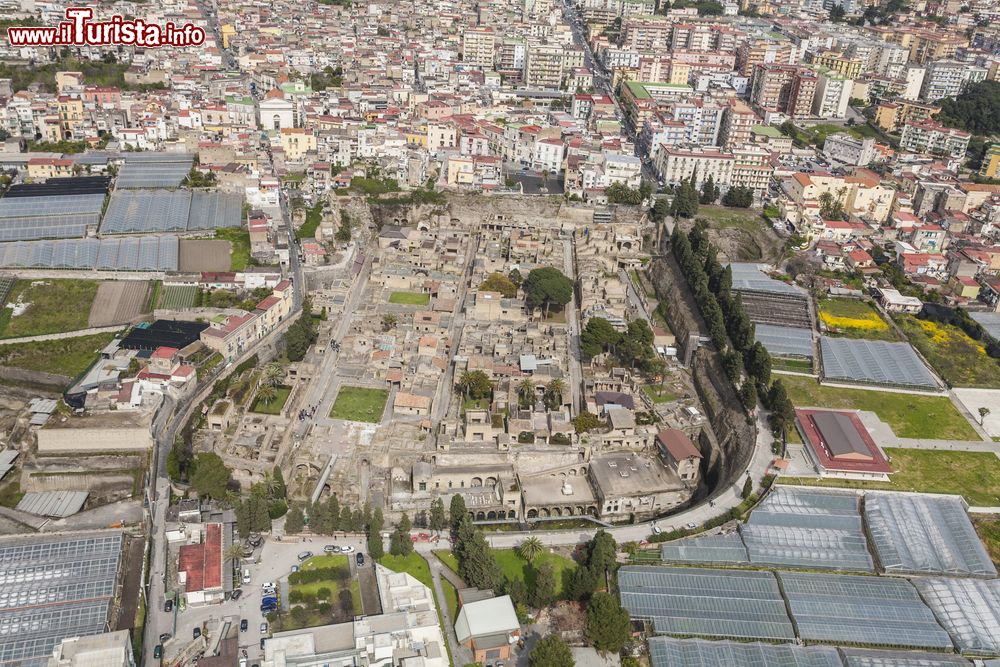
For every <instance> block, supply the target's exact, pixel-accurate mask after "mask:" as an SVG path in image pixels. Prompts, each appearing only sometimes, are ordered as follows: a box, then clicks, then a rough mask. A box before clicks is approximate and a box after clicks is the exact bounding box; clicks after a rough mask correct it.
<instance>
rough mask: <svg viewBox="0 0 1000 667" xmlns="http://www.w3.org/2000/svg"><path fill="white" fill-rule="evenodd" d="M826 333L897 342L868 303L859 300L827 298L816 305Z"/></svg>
mask: <svg viewBox="0 0 1000 667" xmlns="http://www.w3.org/2000/svg"><path fill="white" fill-rule="evenodd" d="M816 305H817V307H818V309H819V318H820V320H822V321H823V324H825V325H826V328H827V333H829V334H830V335H834V336H843V337H845V338H864V339H868V340H889V341H895V340H899V338H898V337H897V336H896V334H895V333H894V331H893V330H892V328H891V327H890V326H889V325H888V323H886V321H885V320H883V319H882V317H881V316H880V315H879V314H878V312H876V310H875V309H874V308H872V307H871V305H869V304H868V303H866V302H864V301H861V300H860V299H848V298H829V299H822V300H820V301H818V302H817V303H816Z"/></svg>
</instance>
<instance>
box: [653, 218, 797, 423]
mask: <svg viewBox="0 0 1000 667" xmlns="http://www.w3.org/2000/svg"><path fill="white" fill-rule="evenodd" d="M671 248H672V250H673V254H674V258H675V259H676V260H677V263H678V264H679V265H680V267H681V270H682V272H683V273H684V275H685V276H687V280H688V284H689V286H690V288H691V292H692V294H693V295H694V299H695V303H696V304H697V305H698V309H699V310H700V311H701V314H702V317H703V318H704V319H705V323H706V325H707V326H708V329H709V335H710V336H711V337H712V342H713V344H714V345H715V347H716V349H717V350H718V351H719V353H720V354H721V355H722V367H723V370H724V371H725V373H726V375H727V376H728V377H729V379H730V380H731V381H732V382H733V383H734V384H735V385H736V386H737V387H738V388H739V394H740V400H741V401H742V402H743V405H744V407H745V408H746V409H748V410H750V409H753V407H754V406H756V405H757V400H758V398H760V400H761V402H763V403H764V405H765V407H767V408H768V409H770V410H771V411H772V427H774V428H775V430H782V429H784V428H785V427H786V426H787V425H788V424H789V423H790V422H791V420H792V419H794V411H793V408H792V404H791V402H790V401H789V400H788V396H787V394H786V392H785V388H784V386H783V385H782V384H781V382H780V381H775V382H773V383H772V381H771V356H770V355H769V354H768V352H767V350H766V349H765V348H764V346H763V345H762V344H761V343H760V342H756V341H755V340H754V325H753V322H751V321H750V318H749V316H748V315H747V314H746V311H745V310H744V308H743V303H742V300H741V299H740V296H739V295H738V294H737V295H735V296H734V295H733V292H732V281H733V276H732V269H731V268H730V267H729V266H726V267H723V266H722V264H721V263H720V262H719V260H718V256H717V251H716V249H715V247H714V246H713V245H712V243H711V242H710V241H709V239H708V235H707V226H706V224H705V222H704V221H702V220H699V221H698V222H697V223H695V226H694V228H693V229H692V230H691V233H690V234H686V233H685V232H684V231H683V230H682V229H681V228H680V226H679V225H678V226H675V227H674V231H673V234H672V236H671ZM744 372H745V373H746V379H745V380H744V379H743V374H744Z"/></svg>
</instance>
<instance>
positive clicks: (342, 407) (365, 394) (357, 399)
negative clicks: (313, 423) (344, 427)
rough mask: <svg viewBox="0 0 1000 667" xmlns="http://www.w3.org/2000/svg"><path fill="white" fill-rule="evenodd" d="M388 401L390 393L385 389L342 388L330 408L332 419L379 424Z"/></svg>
mask: <svg viewBox="0 0 1000 667" xmlns="http://www.w3.org/2000/svg"><path fill="white" fill-rule="evenodd" d="M387 400H389V392H388V391H386V390H385V389H373V388H370V387H341V388H340V391H339V392H338V393H337V400H336V401H334V402H333V407H332V408H330V418H331V419H346V420H348V421H356V422H369V423H371V424H377V423H378V422H379V421H381V420H382V413H383V412H384V411H385V403H386V401H387Z"/></svg>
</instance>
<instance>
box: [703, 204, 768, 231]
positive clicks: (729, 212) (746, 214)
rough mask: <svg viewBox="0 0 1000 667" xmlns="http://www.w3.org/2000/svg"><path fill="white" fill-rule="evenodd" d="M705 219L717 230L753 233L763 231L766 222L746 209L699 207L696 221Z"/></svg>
mask: <svg viewBox="0 0 1000 667" xmlns="http://www.w3.org/2000/svg"><path fill="white" fill-rule="evenodd" d="M698 218H705V219H706V220H708V221H709V222H710V223H711V224H710V225H709V226H710V227H714V228H716V229H727V228H736V229H742V230H744V231H747V232H751V233H758V232H760V231H761V229H762V227H763V224H764V221H763V220H762V219H761V217H760V216H759V215H757V214H756V213H753V212H751V211H750V210H748V209H745V208H728V207H725V206H704V205H703V206H699V207H698V214H697V215H696V216H695V219H698Z"/></svg>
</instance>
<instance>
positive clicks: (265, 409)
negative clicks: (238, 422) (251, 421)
mask: <svg viewBox="0 0 1000 667" xmlns="http://www.w3.org/2000/svg"><path fill="white" fill-rule="evenodd" d="M291 393H292V388H291V387H286V386H285V385H281V386H280V387H275V389H274V400H273V401H271V402H270V403H267V404H265V403H261V402H260V400H259V399H257V398H255V399H254V400H253V403H252V404H251V405H250V412H259V413H260V414H262V415H276V414H279V413H280V412H281V409H282V408H283V407H285V402H286V401H287V400H288V395H289V394H291Z"/></svg>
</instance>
